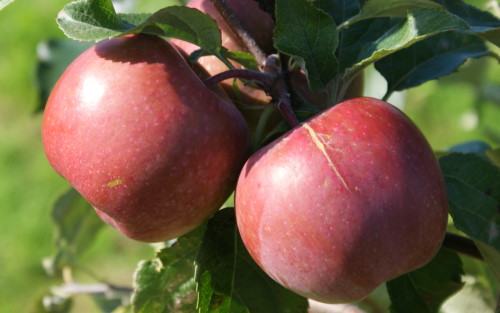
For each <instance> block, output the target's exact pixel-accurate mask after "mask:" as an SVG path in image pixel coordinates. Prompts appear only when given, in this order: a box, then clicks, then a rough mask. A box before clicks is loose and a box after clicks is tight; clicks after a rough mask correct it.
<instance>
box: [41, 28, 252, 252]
mask: <svg viewBox="0 0 500 313" xmlns="http://www.w3.org/2000/svg"><path fill="white" fill-rule="evenodd" d="M42 135H43V144H44V148H45V152H46V155H47V158H48V160H49V162H50V164H51V165H52V166H53V167H54V169H55V170H56V171H57V172H58V173H59V174H60V175H61V176H63V177H64V178H66V179H67V180H68V181H69V182H70V183H71V184H72V185H73V186H74V187H75V189H76V190H78V191H79V192H80V193H81V194H82V196H83V197H84V198H85V199H86V200H87V201H89V202H90V203H91V204H92V206H93V207H94V208H95V209H96V211H97V213H98V214H99V216H101V218H102V219H103V220H105V221H106V222H107V223H109V224H111V225H113V226H114V227H116V228H117V229H119V230H120V231H121V232H123V233H124V234H125V235H127V236H129V237H130V238H133V239H136V240H140V241H146V242H157V241H164V240H168V239H171V238H174V237H177V236H180V235H182V234H184V233H186V232H188V231H190V230H192V229H193V228H195V227H196V226H198V225H200V224H201V223H202V222H204V221H205V220H207V219H208V218H209V217H210V216H211V215H212V214H213V213H214V212H215V211H216V210H217V209H219V207H220V206H221V204H222V203H223V202H224V201H225V200H226V198H227V197H228V196H229V194H230V193H231V192H232V190H233V187H234V183H235V182H236V178H237V175H238V173H239V170H240V169H241V166H242V165H243V162H244V160H245V158H246V156H247V151H248V130H247V127H246V124H245V121H244V119H243V117H242V116H241V114H240V113H239V112H238V111H237V109H236V108H235V107H234V105H233V104H232V103H229V102H227V101H224V100H222V99H221V98H220V97H219V96H217V95H216V94H214V93H213V92H212V91H210V90H209V89H208V88H207V87H206V86H205V85H204V84H203V82H202V81H201V80H200V79H199V78H198V76H197V75H196V74H195V73H194V72H193V71H192V70H191V68H190V67H189V66H188V64H187V63H186V62H185V61H184V59H183V57H182V56H181V55H180V54H179V53H178V51H177V50H176V49H174V48H173V47H172V45H170V44H169V43H168V42H166V41H165V40H163V39H161V38H159V37H155V36H150V35H133V36H127V37H119V38H113V39H110V40H105V41H103V42H101V43H99V44H97V45H95V46H94V47H92V48H90V49H88V50H87V51H86V52H84V53H83V54H82V55H80V56H79V57H78V58H77V59H76V60H75V61H74V62H73V63H72V64H71V65H70V66H69V67H68V68H67V70H66V71H65V72H64V74H63V75H62V76H61V78H60V79H59V81H58V82H57V84H56V86H55V87H54V89H53V91H52V94H51V95H50V98H49V100H48V103H47V106H46V109H45V113H44V119H43V131H42Z"/></svg>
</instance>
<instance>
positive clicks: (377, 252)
mask: <svg viewBox="0 0 500 313" xmlns="http://www.w3.org/2000/svg"><path fill="white" fill-rule="evenodd" d="M235 201H236V203H235V204H236V218H237V223H238V228H239V230H240V232H241V236H242V238H243V242H244V243H245V245H246V247H247V248H248V250H249V252H250V254H251V255H252V257H253V258H254V259H255V261H256V262H257V263H258V264H259V265H260V266H261V267H262V269H263V270H264V271H265V272H267V273H268V274H269V275H270V276H271V277H272V278H273V279H275V280H276V281H277V282H279V283H280V284H282V285H283V286H285V287H286V288H289V289H291V290H293V291H295V292H297V293H299V294H301V295H303V296H306V297H308V298H312V299H315V300H318V301H321V302H330V303H347V302H353V301H357V300H361V299H362V298H364V297H365V296H367V295H368V294H369V293H370V292H371V291H373V290H374V289H375V288H376V287H377V286H378V285H379V284H381V283H383V282H385V281H387V280H390V279H393V278H395V277H397V276H399V275H401V274H403V273H406V272H409V271H411V270H413V269H416V268H418V267H421V266H423V265H424V264H426V263H427V262H428V261H429V260H431V259H432V258H433V256H434V255H435V254H436V253H437V251H438V249H439V248H440V246H441V243H442V241H443V238H444V234H445V229H446V225H447V214H448V208H447V198H446V192H445V186H444V183H443V178H442V175H441V171H440V168H439V165H438V163H437V161H436V159H435V157H434V154H433V152H432V150H431V148H430V146H429V144H428V143H427V141H426V139H425V138H424V136H423V135H422V133H421V132H420V131H419V129H418V128H417V127H416V126H415V125H414V124H413V123H412V122H411V121H410V119H409V118H408V117H406V116H405V115H404V114H403V113H402V112H401V111H399V110H398V109H397V108H395V107H393V106H391V105H390V104H388V103H386V102H384V101H380V100H377V99H373V98H355V99H352V100H347V101H345V102H342V103H340V104H338V105H336V106H334V107H332V108H330V109H327V110H326V111H324V112H322V113H321V114H319V115H317V116H315V117H313V118H312V119H310V120H309V121H307V122H305V123H303V124H301V125H299V126H297V127H295V128H294V129H292V130H291V131H290V132H288V133H286V134H285V135H283V136H282V137H280V138H279V139H277V140H276V141H274V142H273V143H271V144H270V145H268V146H266V147H264V148H263V149H261V150H259V151H258V152H256V153H255V154H254V155H253V156H251V157H250V159H249V160H248V161H247V162H246V164H245V166H244V167H243V170H242V172H241V174H240V177H239V180H238V183H237V187H236V200H235Z"/></svg>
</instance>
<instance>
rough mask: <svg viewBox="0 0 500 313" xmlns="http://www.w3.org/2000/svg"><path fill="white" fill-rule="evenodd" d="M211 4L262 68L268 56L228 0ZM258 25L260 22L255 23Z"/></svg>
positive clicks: (212, 0)
mask: <svg viewBox="0 0 500 313" xmlns="http://www.w3.org/2000/svg"><path fill="white" fill-rule="evenodd" d="M210 2H211V3H212V4H213V5H214V7H215V8H216V9H217V11H219V14H220V15H221V16H222V18H223V19H224V21H225V22H226V23H227V24H228V25H229V27H230V28H231V30H232V31H233V33H234V34H235V35H236V37H237V38H238V40H239V41H240V42H241V44H242V45H243V47H244V48H245V50H246V51H248V52H249V53H251V54H252V55H253V56H254V57H255V60H256V61H257V64H259V65H260V66H262V65H263V64H264V63H265V61H266V54H265V53H264V51H263V50H262V49H261V48H260V47H259V45H258V44H257V42H256V41H255V39H254V38H253V37H252V35H251V34H250V33H249V32H248V30H247V29H245V27H244V26H243V24H242V23H241V21H240V19H239V18H238V16H237V15H236V13H235V12H234V10H233V9H232V8H231V6H230V5H229V4H228V3H227V1H226V0H210ZM255 22H256V23H258V21H255Z"/></svg>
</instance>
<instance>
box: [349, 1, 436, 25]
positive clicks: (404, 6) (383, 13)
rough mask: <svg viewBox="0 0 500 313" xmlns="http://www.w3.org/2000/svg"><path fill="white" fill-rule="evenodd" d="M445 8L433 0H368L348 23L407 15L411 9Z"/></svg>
mask: <svg viewBox="0 0 500 313" xmlns="http://www.w3.org/2000/svg"><path fill="white" fill-rule="evenodd" d="M414 9H440V10H442V9H443V8H442V7H441V6H440V5H439V4H437V3H435V2H433V1H431V0H367V1H365V2H364V3H363V6H362V7H361V11H360V12H359V14H358V15H356V16H354V17H352V18H351V19H350V20H349V21H348V22H347V23H346V24H347V25H349V24H353V23H356V22H359V21H362V20H366V19H370V18H376V17H406V15H407V13H408V11H409V10H414Z"/></svg>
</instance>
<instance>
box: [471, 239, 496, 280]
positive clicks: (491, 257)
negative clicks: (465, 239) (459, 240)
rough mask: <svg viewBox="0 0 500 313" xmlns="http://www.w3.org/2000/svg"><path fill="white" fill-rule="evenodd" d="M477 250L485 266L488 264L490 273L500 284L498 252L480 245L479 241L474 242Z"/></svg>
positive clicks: (485, 245) (482, 244) (487, 246)
mask: <svg viewBox="0 0 500 313" xmlns="http://www.w3.org/2000/svg"><path fill="white" fill-rule="evenodd" d="M474 243H475V244H476V246H477V248H478V249H479V251H480V252H481V255H482V256H483V258H484V260H485V262H486V264H488V266H489V268H490V270H491V272H492V273H493V275H494V276H495V278H496V279H497V281H498V282H500V252H498V251H497V250H495V249H494V248H493V247H491V246H489V245H487V244H484V243H482V242H481V241H478V240H474Z"/></svg>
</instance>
